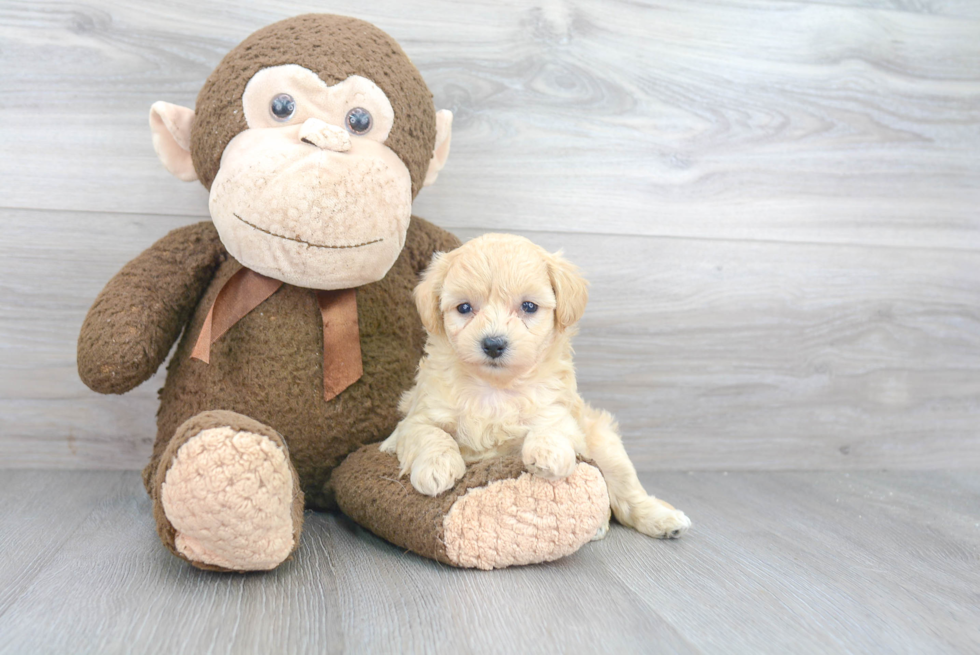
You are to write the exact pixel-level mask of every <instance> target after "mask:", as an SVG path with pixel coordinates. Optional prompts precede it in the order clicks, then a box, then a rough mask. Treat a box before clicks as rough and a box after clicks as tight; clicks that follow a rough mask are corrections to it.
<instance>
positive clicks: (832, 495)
mask: <svg viewBox="0 0 980 655" xmlns="http://www.w3.org/2000/svg"><path fill="white" fill-rule="evenodd" d="M7 475H8V477H7V478H6V480H7V482H4V483H0V508H4V509H3V510H2V511H4V512H5V514H4V516H3V517H2V518H4V519H5V520H4V521H3V523H0V526H2V527H0V531H2V532H0V535H2V539H3V544H4V546H5V552H10V551H11V550H12V551H14V552H16V551H23V550H29V549H31V548H33V547H34V545H35V544H40V543H45V542H46V541H47V539H48V538H49V535H51V534H52V533H57V531H58V530H59V529H61V528H60V526H61V524H62V523H63V522H70V521H72V520H77V517H78V516H81V515H84V516H85V517H86V518H85V521H84V522H83V523H81V524H80V525H79V526H78V527H77V528H75V529H74V530H73V532H71V538H70V539H67V540H61V541H58V543H57V546H56V547H55V548H53V549H52V555H51V556H50V557H48V558H47V560H46V562H45V563H44V565H43V566H42V567H40V568H39V570H37V571H36V572H35V575H34V576H33V577H31V578H29V579H25V578H24V577H22V576H20V577H19V576H18V573H19V570H20V569H19V567H20V565H21V562H19V561H17V560H10V559H8V558H3V559H2V560H0V579H2V580H4V581H12V582H7V583H6V588H7V589H8V590H9V592H8V593H7V597H8V598H10V601H9V602H7V604H6V605H4V606H3V607H2V609H0V634H3V635H4V639H3V640H2V641H0V653H24V652H73V653H122V652H143V653H174V652H202V651H207V652H212V653H268V652H327V653H332V652H358V653H360V652H372V653H386V652H400V653H475V652H479V653H513V652H515V650H519V651H520V652H526V653H555V652H561V653H587V652H616V653H649V652H664V653H672V652H677V653H694V652H753V653H785V652H790V651H791V652H793V653H826V652H854V653H864V652H867V653H880V652H973V651H975V650H977V649H978V648H980V630H978V629H977V625H980V610H978V606H977V604H976V589H977V586H978V585H980V568H978V567H977V563H978V560H980V530H978V528H977V524H978V521H980V510H978V507H980V505H978V504H977V498H978V497H980V483H978V479H980V478H978V477H977V476H976V473H975V472H962V473H938V472H936V473H875V472H860V473H844V472H833V473H739V474H736V473H731V474H721V473H698V474H690V475H686V474H683V473H664V474H658V475H656V476H653V475H648V476H644V479H643V482H644V484H645V485H646V487H647V488H648V489H649V490H654V491H656V492H657V493H658V494H661V495H662V496H663V497H665V498H667V499H669V500H671V501H672V502H674V503H676V504H677V506H678V507H682V508H683V509H685V510H686V511H687V512H688V513H689V514H690V515H691V516H692V517H693V520H694V528H693V529H692V531H691V532H690V533H689V534H688V536H687V537H685V538H684V539H681V540H679V541H673V542H664V541H657V540H653V539H649V538H647V537H644V536H642V535H640V534H638V533H636V532H633V531H631V530H627V529H626V528H623V527H621V526H618V525H614V526H613V529H612V530H611V532H610V534H609V536H608V537H607V538H606V539H605V540H604V541H601V542H597V543H593V544H589V545H587V546H585V547H584V548H583V549H582V550H580V551H579V552H578V553H576V554H575V555H573V556H571V557H568V558H565V559H563V560H560V561H558V562H554V563H552V564H549V565H543V566H533V567H522V568H515V569H505V570H503V571H495V572H479V571H464V570H458V569H452V568H449V567H445V566H442V565H440V564H437V563H435V562H432V561H429V560H424V559H422V558H419V557H417V556H415V555H412V554H410V553H403V552H401V551H400V550H399V549H397V548H395V547H393V546H391V545H390V544H387V543H385V542H383V541H381V540H380V539H377V538H376V537H374V536H372V535H370V534H368V533H366V532H365V531H363V530H361V529H360V528H358V527H356V526H354V525H353V524H351V523H350V522H349V521H348V520H347V519H345V518H343V517H340V516H337V515H325V514H313V513H310V514H308V515H307V522H306V528H305V531H304V534H303V542H302V546H301V548H300V550H299V551H298V552H297V554H296V556H295V558H294V559H293V560H292V561H290V562H287V563H286V564H284V565H283V566H282V567H280V568H279V569H277V570H275V571H273V572H270V573H267V574H250V575H235V574H229V575H222V574H212V573H205V572H201V571H197V570H195V569H193V568H192V567H190V566H189V565H187V564H185V563H183V562H181V561H180V560H177V559H176V558H174V557H173V556H171V555H170V554H169V553H168V552H167V551H166V550H165V549H164V548H163V547H162V546H161V545H160V543H159V541H158V539H157V537H156V535H155V533H154V529H153V521H152V518H151V515H150V507H149V501H148V500H147V499H146V497H145V495H144V493H143V490H142V487H141V484H140V482H139V479H138V475H137V474H136V473H116V474H111V473H105V472H98V473H97V472H91V473H84V472H43V471H36V472H28V471H17V472H9V474H7ZM100 486H101V489H102V493H101V494H95V493H91V491H93V490H95V489H97V488H98V487H100ZM78 488H82V489H86V490H89V492H88V495H89V497H88V498H87V500H82V499H81V496H80V497H79V499H76V500H73V501H71V502H72V503H73V504H71V505H68V504H66V505H64V506H61V507H59V506H57V504H54V503H50V501H49V500H44V499H45V498H47V499H50V498H59V497H65V496H71V495H73V494H74V493H75V491H76V489H78ZM14 489H17V491H16V492H15V491H14ZM42 497H43V498H42ZM38 502H41V503H44V504H46V505H48V506H49V507H50V509H48V510H46V511H45V512H37V511H35V507H36V504H37V503H38ZM32 505H33V506H34V507H32ZM53 617H57V618H56V622H57V628H56V629H54V628H53V623H52V621H54V620H55V619H54V618H53Z"/></svg>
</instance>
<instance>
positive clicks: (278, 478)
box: [78, 14, 608, 571]
mask: <svg viewBox="0 0 980 655" xmlns="http://www.w3.org/2000/svg"><path fill="white" fill-rule="evenodd" d="M150 123H151V127H152V130H153V142H154V147H155V149H156V151H157V154H158V155H159V157H160V159H161V161H162V162H163V164H164V165H165V166H166V168H167V169H168V170H169V171H170V172H171V173H173V174H174V175H176V176H177V177H178V178H180V179H183V180H188V181H190V180H195V179H197V180H200V181H201V182H202V183H203V184H204V186H205V187H207V188H208V189H209V190H210V200H209V207H210V213H211V217H212V222H205V223H199V224H197V225H191V226H188V227H185V228H181V229H178V230H174V231H173V232H171V233H170V234H168V235H167V236H165V237H164V238H163V239H161V240H160V241H158V242H157V243H156V244H154V245H153V246H151V247H150V248H149V249H148V250H147V251H145V252H144V253H143V254H141V255H140V256H139V257H137V258H136V259H134V260H133V261H131V262H130V263H129V264H127V265H126V266H125V267H124V268H123V269H122V270H121V271H120V272H119V273H118V274H117V275H116V276H115V277H114V278H113V279H112V280H111V281H110V282H109V283H108V284H107V285H106V287H105V289H103V291H102V292H101V293H100V294H99V296H98V298H97V299H96V300H95V303H94V304H93V306H92V309H91V310H90V311H89V314H88V316H87V317H86V319H85V323H84V325H83V326H82V331H81V335H80V336H79V342H78V368H79V373H80V375H81V378H82V380H83V381H84V382H85V383H86V384H87V385H88V386H89V387H91V388H92V389H93V390H95V391H98V392H101V393H125V392H126V391H129V390H130V389H132V388H134V387H135V386H137V385H139V384H140V383H142V382H144V381H145V380H147V379H148V378H149V377H150V376H151V375H152V374H153V373H154V372H155V371H156V369H157V368H158V367H159V366H160V364H161V363H162V362H163V361H164V359H165V358H166V356H167V353H168V352H169V350H170V348H171V346H172V345H173V343H174V342H175V341H177V339H178V338H180V341H179V344H178V346H177V349H176V351H175V353H174V355H173V358H172V359H171V362H170V365H169V367H168V371H167V380H166V384H165V386H164V388H163V389H162V391H161V393H160V411H159V413H158V422H157V423H158V433H157V438H156V444H155V446H154V448H153V455H152V458H151V460H150V463H149V464H148V465H147V467H146V469H145V470H144V472H143V480H144V483H145V485H146V488H147V491H148V492H149V494H150V496H151V497H152V499H153V507H154V515H155V518H156V522H157V527H158V532H159V534H160V537H161V539H162V540H163V543H164V544H165V545H166V546H167V548H169V549H170V550H171V551H172V552H173V553H174V554H176V555H177V556H179V557H182V558H184V559H186V560H187V561H189V562H191V563H192V564H194V565H195V566H197V567H200V568H204V569H213V570H233V571H247V570H263V569H271V568H274V567H276V566H278V565H279V564H280V563H281V562H283V561H284V560H285V559H286V558H287V557H288V556H289V555H290V554H291V553H292V552H293V551H295V549H296V548H297V547H298V546H299V537H300V530H301V527H302V522H303V509H304V506H305V507H309V508H313V509H329V508H332V507H335V506H337V505H339V506H340V508H341V509H343V510H344V511H346V512H348V514H350V515H351V516H352V517H353V518H354V519H355V520H357V521H358V522H360V523H362V524H363V525H365V526H366V527H368V528H369V529H371V530H373V531H374V532H376V533H378V534H380V535H382V536H384V537H385V538H387V539H389V540H391V541H393V542H394V543H396V544H399V545H401V546H404V547H406V548H410V549H412V550H414V551H416V552H419V553H421V554H423V555H426V556H428V557H433V558H435V559H439V560H441V561H443V562H447V563H450V564H454V565H457V566H479V567H481V568H491V567H495V566H505V565H508V564H514V563H529V562H536V561H543V560H549V559H554V558H556V557H560V556H561V555H564V554H567V553H568V552H571V551H574V550H575V549H577V548H578V547H579V546H580V545H581V544H582V543H584V542H585V541H588V539H589V538H591V537H592V536H593V535H594V534H595V531H596V529H597V527H598V526H599V525H601V524H602V523H603V521H604V519H605V518H606V516H605V513H606V509H607V508H608V501H605V505H603V497H604V495H605V486H604V483H603V482H602V479H601V477H600V476H598V474H596V475H591V476H585V478H584V479H577V478H576V479H572V478H569V479H568V480H567V481H562V482H547V481H543V480H538V479H536V478H533V477H532V476H529V475H525V473H524V471H523V469H522V466H521V464H520V461H519V458H515V459H516V460H517V461H513V460H500V461H495V462H486V463H483V464H482V465H480V466H478V467H474V468H473V469H472V470H471V471H469V472H468V473H467V475H466V477H464V478H463V479H462V480H461V481H460V482H459V484H458V485H457V487H456V488H455V489H453V490H451V491H449V492H447V493H446V494H445V495H443V496H440V497H438V498H429V497H426V496H422V495H420V494H418V493H417V492H415V491H414V489H412V488H411V485H409V484H408V483H407V481H401V480H399V479H398V477H399V476H398V465H397V462H396V461H395V458H394V457H391V456H388V455H383V454H381V453H380V452H379V451H378V449H377V446H373V445H372V446H365V447H364V448H362V446H364V444H374V443H375V442H378V441H380V440H382V439H384V438H385V437H387V436H388V435H389V434H390V433H391V431H392V430H393V429H394V427H395V425H396V424H397V422H398V419H399V417H398V415H397V410H396V405H397V401H398V398H399V395H400V394H401V393H402V392H403V391H404V390H406V389H407V388H409V387H410V386H411V384H412V379H413V375H414V372H415V370H416V367H417V364H418V360H419V357H420V356H421V355H422V345H423V340H424V335H423V331H422V328H421V324H420V322H419V319H418V315H417V313H416V309H415V306H414V304H413V300H412V295H411V291H412V288H413V287H414V286H415V285H416V283H417V282H418V276H419V273H420V272H421V271H422V270H423V269H424V268H425V267H426V266H427V265H428V263H429V261H430V259H431V257H432V254H433V253H434V252H437V251H445V250H450V249H452V248H454V247H456V246H457V245H458V241H457V239H456V238H455V237H454V236H453V235H451V234H449V233H448V232H445V231H443V230H441V229H439V228H437V227H435V226H433V225H431V224H430V223H427V222H426V221H424V220H422V219H420V218H418V217H415V216H412V215H411V204H412V201H413V199H414V198H415V196H416V194H417V193H418V191H419V190H420V189H421V187H422V186H424V185H428V184H431V183H432V182H433V181H435V179H436V177H437V175H438V173H439V171H440V169H441V168H442V166H443V164H444V163H445V161H446V157H447V155H448V151H449V143H450V128H451V124H452V115H451V114H450V113H449V112H448V111H440V112H436V111H435V109H434V107H433V104H432V96H431V94H430V92H429V90H428V88H427V87H426V85H425V83H424V82H423V80H422V78H421V76H420V75H419V72H418V71H417V70H416V68H415V67H414V66H413V65H412V63H411V62H410V61H409V59H408V57H407V56H406V55H405V53H404V52H402V50H401V48H400V47H399V46H398V44H397V43H396V42H395V41H394V40H393V39H391V37H389V36H388V35H387V34H385V33H384V32H382V31H381V30H379V29H377V28H376V27H374V26H373V25H370V24H368V23H365V22H363V21H359V20H356V19H352V18H345V17H340V16H331V15H321V14H310V15H305V16H299V17H296V18H292V19H289V20H285V21H281V22H279V23H276V24H274V25H270V26H268V27H266V28H264V29H262V30H259V31H258V32H256V33H255V34H253V35H251V36H250V37H248V38H247V39H246V40H245V41H243V42H242V43H241V44H240V45H239V46H237V47H236V48H235V49H233V50H232V51H231V52H230V53H229V54H228V55H227V56H226V57H225V58H224V59H223V60H222V61H221V63H220V64H219V65H218V67H217V68H216V69H215V71H214V72H213V73H212V74H211V76H210V77H209V78H208V80H207V82H206V83H205V85H204V87H203V89H202V90H201V92H200V94H199V95H198V98H197V105H196V111H192V110H190V109H186V108H182V107H177V106H175V105H170V104H167V103H162V102H161V103H156V104H154V105H153V108H152V110H151V113H150ZM359 449H360V450H359ZM354 451H357V452H356V453H355V454H354V455H351V453H354ZM348 455H351V457H349V458H348ZM345 460H346V461H345ZM338 467H339V468H338ZM518 483H519V484H521V485H523V487H521V488H522V489H523V491H522V492H521V493H522V494H524V495H526V496H528V498H517V497H516V496H514V491H513V490H514V489H515V488H516V487H515V486H514V485H516V484H518ZM508 494H510V495H508ZM569 498H572V499H575V500H576V501H577V502H578V505H577V506H586V507H588V508H589V510H588V511H587V512H586V513H585V515H579V516H574V517H571V520H569V518H568V517H567V516H566V514H567V512H568V509H567V508H568V507H569V506H571V505H570V504H569V503H563V502H562V499H569ZM463 501H465V502H463ZM583 502H584V503H585V505H582V503H583ZM573 504H574V503H573Z"/></svg>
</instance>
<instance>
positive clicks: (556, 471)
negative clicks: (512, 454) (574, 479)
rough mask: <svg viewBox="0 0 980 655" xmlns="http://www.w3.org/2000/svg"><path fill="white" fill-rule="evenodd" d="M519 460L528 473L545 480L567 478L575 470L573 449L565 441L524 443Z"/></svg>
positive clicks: (539, 440) (540, 440) (530, 441)
mask: <svg viewBox="0 0 980 655" xmlns="http://www.w3.org/2000/svg"><path fill="white" fill-rule="evenodd" d="M521 458H522V459H523V460H524V466H526V467H527V470H528V471H530V472H531V473H533V474H534V475H537V476H540V477H542V478H544V479H546V480H561V479H563V478H567V477H568V476H570V475H571V474H572V472H573V471H574V470H575V449H574V448H572V444H570V443H568V442H567V441H565V440H554V441H551V440H544V439H535V440H529V441H525V442H524V448H523V449H522V450H521Z"/></svg>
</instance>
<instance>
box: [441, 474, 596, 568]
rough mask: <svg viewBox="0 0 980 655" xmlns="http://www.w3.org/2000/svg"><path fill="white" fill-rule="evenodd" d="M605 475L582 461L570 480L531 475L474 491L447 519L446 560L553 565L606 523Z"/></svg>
mask: <svg viewBox="0 0 980 655" xmlns="http://www.w3.org/2000/svg"><path fill="white" fill-rule="evenodd" d="M608 513H609V494H608V493H607V489H606V484H605V481H604V480H603V477H602V473H600V472H599V469H597V468H596V467H594V466H590V465H589V464H585V463H584V462H579V463H578V464H576V465H575V470H574V471H572V474H571V475H569V476H568V477H567V478H564V479H562V480H554V481H549V480H545V479H543V478H540V477H538V476H537V475H534V474H531V473H527V472H525V473H522V474H521V475H520V477H518V478H516V479H512V480H498V481H496V482H492V483H490V484H488V485H487V486H485V487H480V488H478V489H470V490H469V491H467V492H466V495H465V496H463V497H462V498H460V499H459V500H457V501H456V502H455V503H454V504H453V506H452V508H451V509H450V510H449V514H447V515H446V518H445V520H444V521H443V532H444V535H443V541H444V542H445V544H446V556H447V557H448V558H449V559H450V560H451V561H453V562H455V563H456V566H462V567H466V568H478V569H485V570H489V569H502V568H506V567H508V566H515V565H519V564H534V563H537V562H551V561H553V560H556V559H558V558H560V557H564V556H565V555H570V554H572V553H574V552H575V551H576V550H578V549H579V548H580V547H581V546H582V545H583V544H585V543H587V542H589V541H592V539H593V538H594V537H595V536H596V534H597V532H598V531H599V529H600V528H601V527H602V526H603V525H605V524H606V519H607V517H608Z"/></svg>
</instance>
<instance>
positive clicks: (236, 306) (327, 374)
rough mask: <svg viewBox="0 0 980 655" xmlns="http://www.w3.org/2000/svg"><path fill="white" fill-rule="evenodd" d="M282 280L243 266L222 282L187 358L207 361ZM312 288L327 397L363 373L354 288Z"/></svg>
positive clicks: (328, 398)
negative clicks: (223, 338)
mask: <svg viewBox="0 0 980 655" xmlns="http://www.w3.org/2000/svg"><path fill="white" fill-rule="evenodd" d="M282 285H283V283H282V282H280V281H279V280H274V279H273V278H271V277H266V276H265V275H262V274H261V273H256V272H255V271H253V270H251V269H249V268H245V267H242V269H241V270H239V271H238V272H237V273H235V274H234V275H232V276H231V277H230V278H229V279H228V281H227V282H225V285H224V286H223V287H221V290H220V291H219V292H218V295H217V296H216V297H215V299H214V304H213V305H211V309H210V310H208V315H207V317H205V319H204V325H203V326H201V333H200V334H199V335H198V336H197V342H196V343H195V344H194V349H193V350H192V351H191V357H192V358H194V359H199V360H201V361H202V362H204V363H205V364H208V363H210V360H211V346H212V345H213V344H214V343H215V342H216V341H217V340H218V339H220V338H221V336H222V335H223V334H224V333H225V332H227V331H228V330H229V329H231V327H232V326H233V325H234V324H235V323H237V322H238V321H240V320H241V319H242V318H244V317H245V315H246V314H248V313H249V312H250V311H252V310H253V309H255V308H256V307H258V306H259V305H261V304H262V303H263V302H265V300H266V299H267V298H268V297H269V296H271V295H272V294H274V293H275V292H276V291H278V290H279V287H281V286H282ZM315 293H316V297H317V304H318V305H319V307H320V317H321V319H322V320H323V399H324V400H330V399H331V398H334V397H336V396H337V395H338V394H339V393H340V392H341V391H343V390H344V389H346V388H347V387H349V386H350V385H352V384H354V383H355V382H357V381H358V380H359V379H360V378H361V376H362V375H363V374H364V368H363V364H362V363H361V337H360V330H359V328H358V324H357V290H356V289H339V290H337V291H316V292H315Z"/></svg>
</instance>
